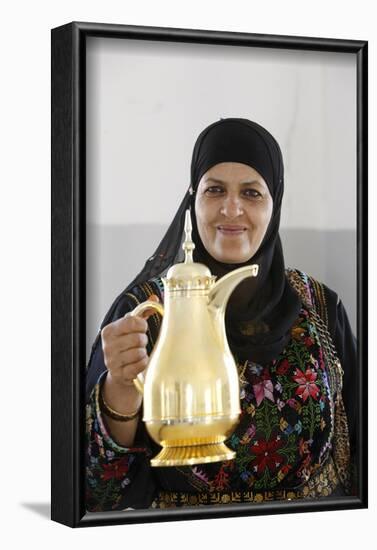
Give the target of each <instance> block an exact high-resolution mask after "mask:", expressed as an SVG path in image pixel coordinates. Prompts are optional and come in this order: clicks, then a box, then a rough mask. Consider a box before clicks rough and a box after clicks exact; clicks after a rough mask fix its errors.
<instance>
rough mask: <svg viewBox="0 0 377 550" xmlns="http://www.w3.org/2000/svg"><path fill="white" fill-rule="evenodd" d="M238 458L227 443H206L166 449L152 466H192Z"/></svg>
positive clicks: (153, 461) (155, 459)
mask: <svg viewBox="0 0 377 550" xmlns="http://www.w3.org/2000/svg"><path fill="white" fill-rule="evenodd" d="M235 456H236V453H235V452H234V451H231V450H230V449H229V448H228V447H227V446H226V445H225V443H206V444H204V445H191V446H185V447H183V446H182V447H164V448H163V449H162V450H161V451H160V452H159V453H158V455H157V456H155V458H152V460H151V465H152V466H158V467H160V466H191V465H192V464H205V463H208V462H222V461H224V460H232V459H234V457H235Z"/></svg>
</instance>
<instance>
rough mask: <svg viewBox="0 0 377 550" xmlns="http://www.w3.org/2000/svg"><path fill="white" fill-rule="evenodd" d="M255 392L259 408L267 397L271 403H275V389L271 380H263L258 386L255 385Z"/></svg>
mask: <svg viewBox="0 0 377 550" xmlns="http://www.w3.org/2000/svg"><path fill="white" fill-rule="evenodd" d="M253 390H254V395H255V399H256V401H257V407H258V406H259V405H260V404H261V403H262V401H263V399H264V398H265V397H267V399H269V400H270V401H272V402H274V395H273V391H274V387H273V385H272V382H271V380H263V381H262V382H259V383H258V384H253Z"/></svg>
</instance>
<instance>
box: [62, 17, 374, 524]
mask: <svg viewBox="0 0 377 550" xmlns="http://www.w3.org/2000/svg"><path fill="white" fill-rule="evenodd" d="M51 36H52V512H51V517H52V519H53V520H54V521H57V522H60V523H63V524H65V525H68V526H71V527H78V526H80V527H81V526H94V525H107V524H121V523H137V522H160V521H173V520H182V519H184V520H186V519H201V518H203V519H204V518H210V517H232V516H252V515H260V514H276V513H279V514H280V513H290V512H313V511H326V510H340V509H356V508H366V507H367V502H368V488H367V455H368V440H367V431H368V419H367V408H368V407H367V365H368V357H367V334H368V330H367V329H368V326H367V322H368V311H367V307H368V306H367V304H368V299H367V273H368V269H367V249H368V246H367V244H368V243H367V225H368V220H367V151H368V141H367V138H368V132H367V123H368V119H367V115H368V103H367V100H368V98H367V89H368V86H367V76H368V71H367V67H368V56H367V52H368V44H367V42H366V41H355V40H339V39H331V38H328V39H324V38H313V37H292V36H275V35H274V36H272V35H271V36H269V35H261V34H248V33H234V32H218V31H214V30H208V31H207V30H206V31H204V30H193V29H175V28H156V27H144V26H129V25H110V24H109V25H106V24H96V23H81V22H80V23H79V22H74V23H69V24H66V25H63V26H61V27H57V28H54V29H53V30H52V35H51ZM255 266H257V267H255ZM236 271H237V272H236ZM146 301H148V304H149V305H147V306H144V305H142V306H141V304H143V303H144V302H146ZM136 306H138V309H137V310H136V311H135V308H136ZM139 306H140V307H139ZM136 386H138V387H136Z"/></svg>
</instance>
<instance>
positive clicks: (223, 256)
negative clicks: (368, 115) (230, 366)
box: [87, 118, 357, 511]
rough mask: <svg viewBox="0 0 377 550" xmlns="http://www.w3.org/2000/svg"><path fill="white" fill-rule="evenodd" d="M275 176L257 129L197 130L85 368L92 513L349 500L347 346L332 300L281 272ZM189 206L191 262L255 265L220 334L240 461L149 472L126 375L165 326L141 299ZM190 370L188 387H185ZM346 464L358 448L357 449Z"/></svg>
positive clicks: (342, 315)
mask: <svg viewBox="0 0 377 550" xmlns="http://www.w3.org/2000/svg"><path fill="white" fill-rule="evenodd" d="M283 187H284V168H283V159H282V155H281V151H280V147H279V145H278V143H277V142H276V140H275V139H274V137H273V136H272V135H271V134H270V133H269V132H268V131H267V130H266V129H265V128H263V127H262V126H260V125H259V124H257V123H255V122H252V121H249V120H247V119H243V118H228V119H221V120H220V121H217V122H214V123H213V124H211V125H210V126H208V127H207V128H205V129H204V130H203V131H202V133H201V134H200V135H199V137H198V139H197V141H196V144H195V147H194V151H193V156H192V163H191V182H190V188H189V189H188V190H187V192H186V194H185V197H184V199H183V201H182V203H181V205H180V207H179V209H178V211H177V214H176V216H175V218H174V220H173V221H172V223H171V225H170V227H169V229H168V231H167V233H166V235H165V237H164V238H163V240H162V242H161V243H160V245H159V246H158V248H157V250H156V251H155V253H154V254H153V256H152V257H150V258H149V259H148V260H147V262H146V264H145V267H144V269H143V270H142V271H141V273H140V274H139V275H138V276H137V277H136V279H134V281H132V283H130V284H129V285H128V287H127V288H126V289H125V291H124V292H122V293H121V295H120V296H118V298H117V299H116V300H115V302H114V303H113V305H112V306H111V308H110V310H109V312H108V314H107V315H106V317H105V319H104V321H103V323H102V327H101V331H100V332H99V334H98V336H97V338H96V340H95V342H94V345H93V348H92V353H91V357H90V360H89V365H88V370H87V508H88V510H90V511H103V510H124V509H126V508H130V507H131V508H149V507H152V508H165V507H176V506H187V505H206V504H221V503H230V502H261V501H264V500H274V499H275V500H292V499H302V498H306V497H308V498H323V497H326V496H329V495H347V494H350V493H352V492H355V491H356V489H355V488H354V486H353V481H354V480H355V479H356V477H352V467H351V464H350V445H351V450H352V451H353V450H354V447H355V418H356V411H355V399H356V395H355V392H353V388H354V387H355V377H356V364H357V361H356V342H355V339H354V337H353V334H352V331H351V329H350V326H349V322H348V318H347V314H346V312H345V309H344V307H343V305H342V302H341V301H340V300H339V298H338V296H337V294H336V293H335V292H334V291H333V290H331V289H329V288H328V287H327V286H326V285H324V284H322V283H320V282H319V281H317V280H315V279H314V278H312V277H310V276H309V275H307V274H306V273H303V272H302V271H299V270H297V269H286V267H285V263H284V255H283V250H282V245H281V241H280V236H279V224H280V213H281V203H282V196H283ZM187 208H190V209H191V217H192V225H193V231H192V236H193V241H194V243H195V250H194V261H196V262H200V263H203V264H205V265H206V266H207V267H209V269H210V271H211V273H212V274H214V275H216V276H217V277H221V276H223V275H225V274H227V273H229V272H230V271H232V270H234V269H236V268H239V267H242V266H244V265H248V264H258V266H259V272H258V277H257V278H256V279H245V280H244V281H243V282H242V283H241V284H240V285H239V286H238V287H237V289H236V290H235V291H234V292H233V294H232V296H231V298H230V300H229V304H228V308H227V312H226V318H225V323H226V334H227V339H228V343H229V346H230V349H231V351H232V354H233V356H234V359H235V361H236V364H237V365H238V372H239V384H240V400H241V410H242V413H241V417H240V422H239V424H238V426H237V428H236V429H235V431H234V433H232V434H231V435H230V437H229V439H228V440H227V442H226V444H227V445H228V446H229V447H230V448H231V449H232V450H233V451H234V452H235V459H234V460H228V461H223V462H218V463H209V464H200V465H196V466H192V467H191V466H184V467H163V468H151V465H150V458H151V456H153V455H154V454H155V453H156V452H157V451H158V450H159V449H158V447H157V445H156V443H155V442H154V441H153V440H152V439H151V438H150V436H149V435H148V433H147V431H146V430H145V427H144V424H143V422H142V420H141V418H142V406H143V404H142V399H141V397H140V395H139V394H138V393H137V391H136V389H135V387H134V385H133V382H132V381H133V379H134V378H135V376H136V375H137V374H138V373H140V372H142V371H144V370H145V368H146V367H147V365H148V360H149V354H150V353H151V352H152V350H153V347H154V345H155V342H156V339H157V337H158V334H159V330H160V319H159V317H158V316H157V315H152V312H151V311H149V312H148V311H147V312H146V313H145V316H144V318H141V317H124V316H125V314H127V313H128V312H130V311H131V310H132V309H134V307H135V306H136V305H137V304H138V303H140V302H144V301H145V300H147V299H154V300H159V301H160V302H163V301H164V292H163V285H162V280H161V277H162V276H163V275H164V274H165V273H166V270H167V269H168V268H169V267H170V266H171V265H173V264H174V263H176V262H177V261H178V259H179V256H180V245H181V236H182V232H183V223H184V214H185V211H186V209H187ZM189 374H190V373H188V379H189ZM352 456H354V453H353V452H352Z"/></svg>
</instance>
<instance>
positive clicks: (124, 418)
mask: <svg viewBox="0 0 377 550" xmlns="http://www.w3.org/2000/svg"><path fill="white" fill-rule="evenodd" d="M99 405H100V409H101V411H102V412H103V413H105V414H106V415H107V416H109V417H110V418H112V419H113V420H118V421H119V422H129V421H130V420H133V419H134V418H136V417H137V416H138V415H139V413H140V409H141V405H140V407H138V409H137V410H136V411H135V412H132V413H130V414H121V413H119V412H117V411H114V409H112V408H111V407H110V405H108V403H106V401H105V400H104V398H103V395H102V391H100V392H99Z"/></svg>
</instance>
